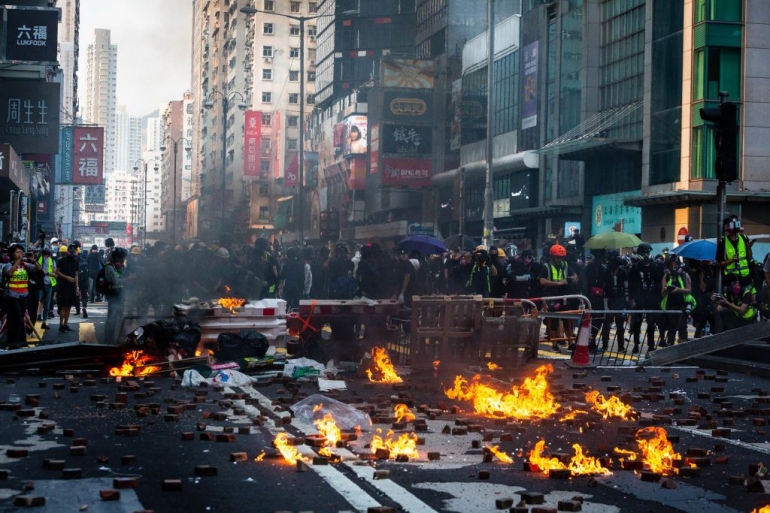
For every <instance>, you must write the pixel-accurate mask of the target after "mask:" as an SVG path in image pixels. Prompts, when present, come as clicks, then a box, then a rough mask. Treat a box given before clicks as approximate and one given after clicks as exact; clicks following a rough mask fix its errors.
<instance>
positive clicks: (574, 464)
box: [529, 440, 612, 476]
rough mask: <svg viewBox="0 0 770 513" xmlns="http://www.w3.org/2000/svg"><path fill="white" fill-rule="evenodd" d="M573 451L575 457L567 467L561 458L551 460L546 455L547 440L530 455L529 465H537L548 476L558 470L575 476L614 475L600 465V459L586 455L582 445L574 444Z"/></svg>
mask: <svg viewBox="0 0 770 513" xmlns="http://www.w3.org/2000/svg"><path fill="white" fill-rule="evenodd" d="M572 449H573V450H574V451H575V455H574V456H573V457H572V459H571V460H570V462H569V465H565V464H564V463H562V462H561V461H560V460H559V458H556V457H550V458H549V457H548V456H547V455H545V454H544V452H545V440H540V441H539V442H537V444H535V448H534V449H532V451H531V452H530V453H529V463H530V465H535V466H536V467H537V468H538V469H539V470H540V472H542V473H543V474H548V473H549V472H550V471H551V470H558V469H568V470H569V471H570V473H571V474H572V475H573V476H580V475H596V474H602V475H611V474H612V472H610V471H609V469H607V468H604V467H603V466H602V464H601V463H599V460H598V459H596V458H594V457H592V456H586V455H584V454H583V448H582V447H581V446H580V444H572Z"/></svg>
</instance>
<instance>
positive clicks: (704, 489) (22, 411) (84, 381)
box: [0, 305, 770, 513]
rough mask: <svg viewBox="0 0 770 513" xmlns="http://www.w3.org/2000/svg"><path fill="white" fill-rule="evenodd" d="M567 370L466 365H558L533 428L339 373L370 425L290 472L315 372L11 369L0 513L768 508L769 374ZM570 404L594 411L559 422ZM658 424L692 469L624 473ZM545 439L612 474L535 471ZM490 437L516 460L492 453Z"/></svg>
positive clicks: (489, 376) (309, 451) (501, 380)
mask: <svg viewBox="0 0 770 513" xmlns="http://www.w3.org/2000/svg"><path fill="white" fill-rule="evenodd" d="M92 312H93V313H92ZM104 315H106V305H105V306H104V307H100V306H99V305H94V307H89V319H82V320H81V319H79V318H76V317H75V316H73V317H72V318H71V321H70V325H71V326H72V327H73V328H74V327H75V325H77V326H78V330H77V331H76V333H72V334H61V335H62V336H61V337H60V336H59V335H60V334H59V333H58V332H56V330H55V329H54V330H48V332H47V333H46V334H45V335H44V336H43V340H44V342H46V343H48V342H49V341H61V342H72V341H75V340H86V339H85V337H87V336H90V335H89V334H91V333H93V334H95V336H96V338H95V339H93V340H95V341H96V343H98V342H99V339H98V334H99V332H100V329H103V320H104ZM52 332H55V334H54V333H52ZM49 337H51V338H49ZM81 337H84V338H82V339H81ZM58 339H61V340H58ZM566 363H567V362H566V357H565V355H561V354H552V355H549V354H547V353H545V352H543V353H541V356H540V358H539V359H538V360H537V361H534V362H531V363H529V364H527V365H525V366H523V367H521V368H508V369H506V368H502V369H500V370H496V371H488V370H485V369H479V368H470V367H468V368H467V369H465V371H464V372H463V373H462V375H463V376H465V377H466V378H467V379H470V378H471V376H473V374H475V373H478V374H480V375H481V376H482V378H481V379H482V380H483V382H484V383H486V384H488V385H489V386H490V387H492V388H494V389H496V390H498V391H499V393H500V394H501V396H502V397H505V396H506V395H507V396H509V397H510V396H515V395H516V394H521V390H522V385H523V383H525V380H526V379H527V378H531V377H532V376H534V374H535V369H536V367H539V366H540V365H543V364H546V365H547V364H550V365H552V366H553V371H552V372H548V373H547V377H546V381H547V384H548V389H549V390H550V392H551V393H552V394H553V396H554V400H555V402H556V403H558V404H559V407H558V408H557V411H556V413H555V414H553V415H549V416H547V417H546V418H543V419H536V418H524V419H514V418H510V417H505V416H500V415H497V416H494V415H493V416H491V417H490V416H485V415H481V414H478V413H475V411H474V407H473V404H472V403H471V402H470V401H464V400H458V399H450V398H449V397H448V396H447V394H446V392H445V391H446V390H448V389H451V388H452V386H453V382H454V379H455V377H456V375H455V373H448V372H444V371H441V370H439V371H436V372H433V373H432V372H427V373H419V374H414V375H413V374H411V373H410V369H409V368H407V367H397V368H396V370H397V372H398V374H399V375H400V376H402V378H403V383H400V384H381V383H372V382H370V381H369V380H368V379H367V378H366V377H361V376H359V375H358V374H357V373H356V372H346V373H341V374H339V375H338V376H337V378H338V380H337V381H338V382H342V383H343V384H344V387H345V389H344V390H341V391H336V392H328V393H326V394H324V395H325V397H327V398H329V403H331V399H336V400H338V401H341V402H342V403H343V404H345V405H351V406H354V407H355V408H356V409H357V410H359V411H363V412H366V413H368V414H369V416H370V418H371V419H372V421H373V423H372V425H371V426H366V425H365V426H362V431H360V432H359V433H358V434H357V435H354V434H352V433H351V434H350V435H349V436H348V438H349V440H348V441H347V442H346V443H345V444H344V446H342V447H338V448H335V449H332V452H333V453H334V454H335V456H334V457H333V458H331V459H326V458H322V457H319V456H318V449H317V448H316V447H314V446H312V444H311V443H305V444H302V445H298V446H297V449H298V450H299V451H300V453H302V454H305V455H306V456H307V458H308V463H307V464H304V465H299V466H297V465H291V464H289V463H287V462H286V461H285V460H284V459H283V458H282V457H281V456H280V455H279V454H278V452H277V451H276V450H275V449H274V448H273V446H272V442H273V440H274V438H275V437H276V435H277V434H279V433H282V432H286V433H288V434H289V435H290V436H291V437H296V438H297V439H298V440H299V439H304V440H308V441H310V442H312V440H313V437H312V436H309V435H317V434H318V430H317V428H316V427H315V426H314V425H313V424H312V422H310V421H309V420H308V419H305V418H303V417H299V416H293V415H292V413H291V410H290V406H291V405H293V404H295V403H296V402H297V401H299V400H301V399H303V398H306V397H308V396H311V395H313V394H318V393H319V387H318V383H317V381H316V380H314V379H310V380H307V381H295V380H293V379H291V378H283V377H277V376H276V373H273V374H267V373H263V374H261V375H255V376H253V378H254V380H253V381H252V382H250V383H249V384H242V385H240V386H236V385H235V382H234V381H233V380H232V379H229V380H227V381H222V379H223V378H225V377H227V375H226V374H221V375H220V379H219V380H218V381H216V382H213V383H207V384H205V386H204V385H196V386H186V384H185V383H184V381H183V380H182V377H181V376H179V375H177V376H172V375H170V374H168V373H166V374H158V375H150V376H148V377H145V378H123V379H121V380H120V381H118V380H117V379H116V378H113V377H109V376H107V375H106V374H105V373H103V372H96V371H93V372H92V371H88V372H74V371H73V372H56V373H48V374H35V373H32V372H24V373H5V374H3V375H0V419H2V422H3V426H4V429H2V430H0V512H11V511H22V510H27V509H29V508H30V507H32V508H33V509H34V510H35V511H45V512H49V511H50V512H66V511H89V512H93V511H97V512H102V511H104V512H123V511H125V512H134V511H146V510H153V511H186V512H215V513H222V512H230V511H232V512H236V511H237V512H242V511H244V510H246V511H256V512H263V511H264V512H271V511H296V512H300V511H303V512H307V511H323V512H336V511H344V512H347V511H363V512H369V511H371V512H384V511H410V512H431V511H451V512H460V513H475V512H488V511H494V510H506V509H508V508H509V507H510V506H511V505H512V506H516V505H517V504H520V503H521V502H522V501H524V500H525V499H527V500H529V501H530V503H528V504H523V505H522V506H523V507H524V508H526V509H520V510H518V511H530V512H536V511H540V512H550V511H555V509H556V508H559V509H560V510H566V511H576V510H577V509H574V508H576V507H578V506H576V503H580V504H579V507H580V510H581V511H588V512H614V511H618V512H620V511H622V512H632V513H636V512H640V513H641V512H669V511H671V512H673V511H685V512H698V513H701V512H711V511H713V512H717V511H718V512H728V513H731V512H746V513H748V512H751V511H753V510H754V509H758V508H761V507H763V506H766V505H768V504H770V496H768V494H767V493H765V486H766V484H767V483H766V482H765V481H759V482H753V481H752V480H751V477H752V475H753V474H754V473H755V472H756V468H757V465H758V464H760V463H762V464H767V465H770V443H768V437H767V425H768V422H770V380H767V379H765V378H763V377H761V376H755V375H752V374H743V373H736V372H730V371H727V370H725V369H710V368H702V367H699V366H695V365H680V366H666V367H659V368H655V367H644V368H640V367H635V366H607V367H598V368H588V369H572V368H569V367H568V366H567V365H566ZM590 390H596V391H599V392H600V393H601V394H603V395H605V396H607V397H609V396H611V395H614V396H617V397H621V398H622V399H623V400H624V401H626V402H627V403H628V404H630V405H631V406H632V407H633V409H634V410H635V412H636V413H635V414H634V415H633V416H632V418H629V419H619V418H608V419H603V418H601V417H600V416H599V415H598V414H597V413H595V412H592V411H591V409H590V406H589V405H587V403H586V400H585V395H586V392H587V391H590ZM519 398H521V395H519ZM398 403H403V404H406V405H407V406H409V407H410V409H411V410H412V411H413V412H414V414H415V416H416V419H415V421H411V422H407V423H398V422H396V419H395V414H394V411H393V407H394V405H395V404H398ZM327 407H328V406H327ZM575 410H581V411H586V412H587V413H585V414H575V415H576V416H575V418H574V419H571V420H569V419H567V418H566V415H567V413H568V412H570V411H575ZM322 411H323V408H322ZM418 426H419V427H418ZM651 426H657V427H661V428H663V429H665V430H666V433H667V436H668V439H669V440H670V441H671V442H672V444H673V449H674V451H675V452H676V453H678V454H679V455H681V457H682V458H683V459H684V458H690V460H689V461H688V462H687V463H688V464H689V463H693V464H694V465H696V467H695V470H691V471H689V473H690V475H689V476H687V477H686V476H685V474H684V472H682V473H681V474H673V475H670V476H655V475H649V474H647V473H644V472H642V471H641V469H639V468H636V469H635V470H631V469H628V470H625V469H624V468H623V466H622V464H621V462H620V457H619V456H618V454H617V453H616V452H615V451H614V449H615V448H616V447H618V448H622V449H626V450H633V449H635V448H636V445H637V441H636V433H637V431H638V430H640V429H644V428H648V427H651ZM377 428H379V429H381V433H380V434H381V436H385V433H386V432H387V431H388V430H389V429H392V430H394V431H395V433H396V436H398V435H400V434H410V433H414V434H415V436H417V437H418V443H419V445H418V446H417V451H418V456H417V457H416V458H415V457H412V458H408V459H407V460H406V461H395V460H393V459H377V457H376V455H375V454H373V452H372V449H371V443H372V441H373V440H374V436H375V434H376V429H377ZM541 439H542V440H545V441H546V445H547V447H548V448H549V449H550V451H551V452H552V453H553V455H554V456H556V457H559V458H566V459H567V460H568V459H569V457H570V455H573V454H574V449H573V444H575V443H578V444H580V446H581V447H582V449H583V451H584V452H585V453H586V454H588V455H590V456H596V457H600V458H602V461H603V462H604V463H605V465H606V466H607V468H608V469H609V470H610V471H611V474H610V475H606V476H572V477H569V476H555V477H551V476H549V475H545V474H543V473H541V472H533V471H531V469H530V468H529V467H528V465H527V464H526V463H527V460H528V454H529V451H531V450H532V448H533V447H534V445H535V444H536V443H537V442H538V441H539V440H541ZM486 444H489V445H490V446H497V447H498V449H499V450H500V451H503V452H504V453H506V454H507V455H509V456H510V457H511V458H512V460H513V462H512V463H502V462H501V461H500V460H499V459H498V458H491V457H489V456H485V450H484V446H485V445H486ZM263 454H264V456H262V455H263ZM557 477H560V478H557ZM565 477H566V478H565ZM747 485H748V486H747ZM540 500H542V504H535V503H536V502H539V501H540ZM40 503H44V504H42V505H38V506H29V505H31V504H40ZM538 508H540V509H538ZM543 508H546V509H543ZM547 508H553V509H547ZM565 508H573V509H565ZM511 511H514V510H511Z"/></svg>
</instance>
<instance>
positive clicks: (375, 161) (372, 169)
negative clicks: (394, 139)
mask: <svg viewBox="0 0 770 513" xmlns="http://www.w3.org/2000/svg"><path fill="white" fill-rule="evenodd" d="M379 170H380V152H379V151H378V150H372V151H370V152H369V174H370V175H376V174H377V171H379Z"/></svg>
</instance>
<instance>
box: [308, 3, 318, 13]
mask: <svg viewBox="0 0 770 513" xmlns="http://www.w3.org/2000/svg"><path fill="white" fill-rule="evenodd" d="M307 10H308V12H310V13H315V12H318V4H317V3H315V2H310V3H309V4H308V5H307Z"/></svg>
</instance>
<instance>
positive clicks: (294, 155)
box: [283, 151, 299, 187]
mask: <svg viewBox="0 0 770 513" xmlns="http://www.w3.org/2000/svg"><path fill="white" fill-rule="evenodd" d="M283 184H284V185H285V186H286V187H297V186H298V185H299V152H298V151H287V152H286V168H285V171H284V174H283Z"/></svg>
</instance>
